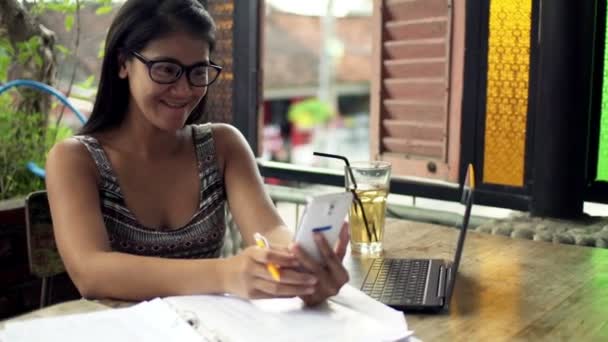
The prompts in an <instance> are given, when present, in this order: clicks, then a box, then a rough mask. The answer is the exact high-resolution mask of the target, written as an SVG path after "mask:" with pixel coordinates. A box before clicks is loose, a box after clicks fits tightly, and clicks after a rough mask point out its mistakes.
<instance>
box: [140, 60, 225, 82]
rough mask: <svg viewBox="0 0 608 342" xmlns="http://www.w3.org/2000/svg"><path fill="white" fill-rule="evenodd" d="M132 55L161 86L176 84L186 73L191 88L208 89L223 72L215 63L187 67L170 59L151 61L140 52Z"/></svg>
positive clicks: (202, 63)
mask: <svg viewBox="0 0 608 342" xmlns="http://www.w3.org/2000/svg"><path fill="white" fill-rule="evenodd" d="M130 53H131V54H132V55H133V56H135V58H137V59H138V60H139V61H140V62H142V63H143V64H145V65H146V67H148V73H149V75H150V79H152V81H154V82H156V83H160V84H171V83H175V82H177V80H179V78H180V77H181V76H182V74H184V73H185V74H186V78H187V79H188V83H189V84H190V85H191V86H193V87H206V86H209V85H210V84H211V83H213V82H215V81H216V80H217V78H218V76H219V75H220V73H221V72H222V67H221V66H219V65H216V64H214V63H213V62H201V63H196V64H193V65H189V66H186V65H183V64H181V63H180V62H178V61H176V60H174V59H170V58H168V59H159V60H150V59H147V58H146V57H144V56H142V55H141V54H140V53H138V52H135V51H130Z"/></svg>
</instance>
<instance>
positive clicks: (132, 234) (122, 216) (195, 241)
mask: <svg viewBox="0 0 608 342" xmlns="http://www.w3.org/2000/svg"><path fill="white" fill-rule="evenodd" d="M191 127H192V136H193V140H194V146H195V149H196V158H197V165H198V174H199V178H200V190H199V207H198V210H197V211H196V213H195V214H194V215H193V217H192V218H191V219H190V221H189V222H188V223H187V224H186V225H184V226H183V227H180V228H178V229H175V230H169V231H161V230H156V229H151V228H148V227H145V226H143V225H142V224H141V223H139V222H138V221H137V219H136V218H135V216H134V215H133V213H132V212H131V211H130V210H129V209H128V208H127V206H126V205H125V201H124V197H123V194H122V192H121V189H120V185H119V184H118V180H117V178H116V175H115V173H114V171H113V170H112V165H111V164H110V161H109V159H108V157H107V155H106V153H105V151H104V150H103V148H102V146H101V144H100V143H99V141H98V140H97V139H96V138H94V137H92V136H85V135H78V136H75V137H74V138H76V139H77V140H78V141H80V142H81V143H82V144H84V146H86V148H87V150H88V151H89V152H90V154H91V157H92V158H93V160H94V161H95V165H97V169H98V170H99V174H100V184H99V197H100V201H101V212H102V214H103V220H104V223H105V226H106V230H107V232H108V236H109V239H110V245H111V247H112V250H114V251H117V252H124V253H129V254H136V255H144V256H157V257H166V258H190V259H194V258H216V257H219V256H220V252H221V249H222V245H223V243H224V234H225V230H226V224H225V218H224V214H225V212H224V207H225V202H226V195H225V189H224V182H223V177H222V175H221V174H220V170H219V168H218V165H217V161H216V155H215V144H214V140H213V133H212V131H211V124H205V125H193V126H191Z"/></svg>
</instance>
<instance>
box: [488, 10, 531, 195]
mask: <svg viewBox="0 0 608 342" xmlns="http://www.w3.org/2000/svg"><path fill="white" fill-rule="evenodd" d="M531 16H532V0H492V1H491V2H490V29H489V39H488V76H487V77H488V79H487V81H488V82H487V98H486V101H487V102H486V127H485V146H484V164H483V181H484V183H492V184H500V185H511V186H523V184H524V163H525V150H526V119H527V116H528V80H529V71H530V30H531V25H532V24H531Z"/></svg>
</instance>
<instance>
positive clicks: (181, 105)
mask: <svg viewBox="0 0 608 342" xmlns="http://www.w3.org/2000/svg"><path fill="white" fill-rule="evenodd" d="M160 102H161V103H162V104H164V105H165V106H167V107H169V108H173V109H183V108H185V107H186V106H187V105H188V102H173V101H165V100H161V101H160Z"/></svg>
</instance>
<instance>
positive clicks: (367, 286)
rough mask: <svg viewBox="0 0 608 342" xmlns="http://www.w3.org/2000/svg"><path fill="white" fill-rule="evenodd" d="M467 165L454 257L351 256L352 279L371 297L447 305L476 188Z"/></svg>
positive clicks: (417, 307) (417, 306) (416, 306)
mask: <svg viewBox="0 0 608 342" xmlns="http://www.w3.org/2000/svg"><path fill="white" fill-rule="evenodd" d="M474 179H475V178H474V173H473V167H472V165H469V167H468V169H467V175H466V176H465V182H464V184H463V187H462V189H463V190H462V198H461V202H462V203H463V204H464V205H465V206H466V209H465V213H464V217H463V220H462V225H461V227H460V234H459V236H458V243H457V246H456V253H455V255H454V261H453V262H451V261H446V260H441V259H391V258H352V261H351V262H352V265H351V266H350V267H349V269H350V270H351V279H353V281H354V285H356V286H359V285H360V288H361V290H362V291H363V292H365V293H366V294H368V295H369V296H370V297H372V298H374V299H376V300H378V301H380V302H382V303H384V304H386V305H388V306H390V307H393V308H395V309H397V310H402V311H440V310H443V309H447V307H448V305H449V303H450V299H451V297H452V291H453V289H454V283H455V282H456V273H457V272H458V265H459V264H460V257H461V255H462V248H463V246H464V240H465V237H466V233H467V227H468V224H469V218H470V216H471V207H472V206H473V192H474V188H475V183H474Z"/></svg>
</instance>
